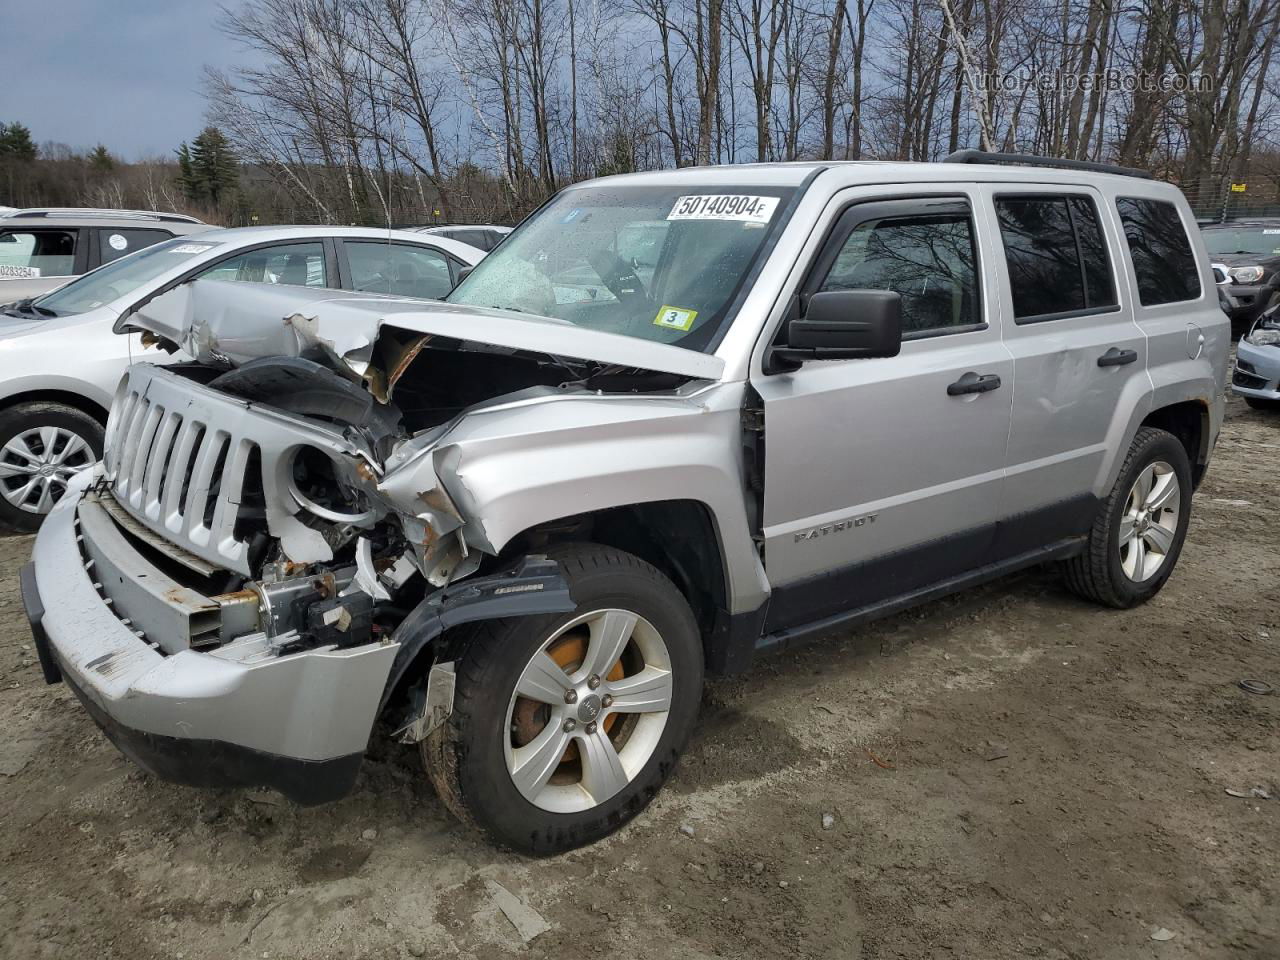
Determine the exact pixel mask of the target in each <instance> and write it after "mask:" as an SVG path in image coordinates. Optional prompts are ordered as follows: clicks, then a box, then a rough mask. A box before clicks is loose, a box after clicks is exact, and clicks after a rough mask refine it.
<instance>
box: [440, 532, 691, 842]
mask: <svg viewBox="0 0 1280 960" xmlns="http://www.w3.org/2000/svg"><path fill="white" fill-rule="evenodd" d="M548 554H549V555H550V556H551V557H552V558H553V559H555V560H558V561H559V562H560V565H561V568H562V570H563V571H564V575H565V578H566V580H567V581H568V583H569V590H570V593H571V595H572V596H573V598H574V600H575V601H577V607H576V609H574V610H573V611H572V612H570V613H567V614H552V615H546V616H528V617H516V618H511V619H506V620H496V621H490V622H488V623H485V624H482V625H481V626H480V627H479V628H478V629H476V630H475V631H474V633H472V634H471V635H470V636H469V637H467V638H466V639H465V640H463V641H461V643H460V649H459V651H458V652H457V653H456V654H454V656H455V664H456V665H455V674H456V685H455V691H454V706H453V713H452V715H451V716H450V717H449V719H448V721H446V723H445V724H443V725H442V726H441V727H439V728H437V729H436V730H435V731H434V732H433V733H432V734H431V735H430V736H429V737H428V738H427V739H426V740H425V741H423V743H422V756H423V762H424V764H425V766H426V768H427V773H428V775H429V776H430V778H431V780H432V782H433V783H434V784H435V786H436V790H437V792H438V793H439V794H440V797H441V798H442V799H443V800H444V802H445V804H446V805H447V806H448V807H449V808H450V810H452V811H453V813H454V814H456V815H457V816H458V817H459V819H461V820H462V821H463V822H466V823H469V824H471V825H473V826H475V827H478V828H479V829H481V830H482V831H484V832H485V833H487V834H488V835H489V836H490V837H491V838H492V839H493V840H495V841H497V842H498V843H501V844H503V845H506V846H509V847H512V848H514V849H516V850H520V851H522V852H524V853H530V854H538V855H545V854H552V853H559V852H562V851H565V850H570V849H573V848H574V847H579V846H582V845H583V844H587V843H591V842H593V841H595V840H598V839H600V838H601V837H604V836H607V835H608V834H610V833H612V832H613V831H615V830H617V829H618V828H619V827H621V826H622V825H623V824H625V823H626V822H627V821H628V820H630V819H631V818H632V817H634V816H635V815H636V814H637V813H639V812H640V811H641V810H643V809H644V807H645V806H646V805H647V804H648V803H649V801H650V800H652V799H653V797H654V796H655V795H656V794H657V792H658V789H659V788H660V787H661V786H662V784H663V783H664V782H665V781H666V779H667V777H668V776H670V774H671V772H672V771H673V770H674V768H675V765H676V761H677V759H678V758H679V756H680V753H681V752H682V751H683V749H684V747H685V744H686V743H687V742H688V739H689V735H690V733H691V732H692V730H693V726H694V722H695V721H696V719H697V715H698V706H699V701H700V700H701V695H702V644H701V640H700V636H699V631H698V626H697V622H696V621H695V619H694V616H693V612H692V611H691V610H690V609H689V604H688V603H687V602H686V601H685V599H684V597H683V596H682V595H681V594H680V592H679V591H678V590H677V589H676V588H675V586H674V585H673V584H672V583H671V581H670V580H668V579H667V578H666V577H665V576H663V575H662V573H660V572H659V571H658V570H657V569H655V568H654V567H653V566H651V565H650V564H648V563H645V562H644V561H643V560H641V559H639V558H638V557H635V556H632V555H631V554H628V553H624V552H623V551H621V550H615V549H613V548H610V547H602V546H597V545H593V544H582V545H574V546H569V547H560V548H555V549H553V550H550V551H548Z"/></svg>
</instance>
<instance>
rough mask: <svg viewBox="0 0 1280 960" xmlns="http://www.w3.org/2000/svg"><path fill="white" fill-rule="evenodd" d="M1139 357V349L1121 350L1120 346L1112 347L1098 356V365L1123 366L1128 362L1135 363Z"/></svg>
mask: <svg viewBox="0 0 1280 960" xmlns="http://www.w3.org/2000/svg"><path fill="white" fill-rule="evenodd" d="M1137 359H1138V351H1137V350H1121V349H1120V348H1119V347H1112V348H1111V349H1110V350H1108V351H1107V352H1106V353H1104V354H1103V355H1102V356H1100V357H1099V358H1098V366H1100V367H1123V366H1124V365H1125V364H1126V363H1133V362H1134V361H1135V360H1137Z"/></svg>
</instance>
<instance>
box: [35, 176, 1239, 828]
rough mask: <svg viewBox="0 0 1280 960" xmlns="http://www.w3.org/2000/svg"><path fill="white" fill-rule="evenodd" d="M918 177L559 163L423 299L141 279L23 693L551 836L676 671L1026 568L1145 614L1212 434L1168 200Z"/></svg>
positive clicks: (207, 761) (617, 803) (1182, 219)
mask: <svg viewBox="0 0 1280 960" xmlns="http://www.w3.org/2000/svg"><path fill="white" fill-rule="evenodd" d="M950 159H952V160H953V161H954V162H947V163H938V164H895V163H851V164H834V163H833V164H822V163H808V164H788V165H760V166H739V167H731V168H715V169H684V170H678V171H674V172H663V173H651V174H637V175H632V176H625V177H616V178H609V179H604V180H598V181H594V182H589V183H584V184H580V185H577V186H573V187H571V188H568V189H566V190H564V191H563V192H561V193H559V194H558V195H557V196H555V197H554V198H553V199H552V200H550V201H549V202H548V203H547V204H546V205H545V206H543V207H542V208H541V209H540V210H539V211H537V212H536V213H535V214H534V215H533V216H531V217H530V218H529V219H528V220H526V221H525V222H524V223H523V224H522V225H521V226H520V227H518V228H517V229H516V231H515V232H514V233H513V234H512V235H511V236H510V237H509V238H508V239H507V240H506V241H504V242H503V243H502V245H501V246H500V247H498V249H497V250H496V251H494V253H493V254H492V255H490V256H489V257H488V258H487V259H485V260H484V261H482V262H481V263H480V264H479V265H478V266H477V267H476V268H475V270H474V272H472V273H471V274H470V275H469V276H467V277H466V278H465V279H464V280H463V281H462V282H461V283H460V284H459V285H458V286H457V288H456V289H455V290H454V291H453V292H452V294H450V296H449V298H448V301H447V302H445V303H443V304H430V303H415V302H409V301H400V302H392V301H386V300H369V299H362V298H361V297H360V295H358V294H342V293H337V292H332V291H328V292H325V291H301V290H299V291H294V292H287V291H285V292H281V291H274V290H273V291H271V292H270V294H269V295H262V294H259V293H255V292H254V291H251V290H249V289H248V287H247V285H236V284H227V283H219V282H217V281H211V280H195V281H190V282H184V283H181V284H179V285H177V286H174V287H171V288H169V289H167V290H166V291H163V292H161V293H160V294H158V295H157V296H156V297H154V298H153V299H151V300H150V301H149V302H146V303H142V304H139V305H138V306H136V307H135V308H134V309H133V310H132V311H131V312H129V313H127V314H126V315H125V316H123V317H122V318H121V320H120V321H119V324H118V329H120V330H129V329H134V330H143V331H146V336H147V337H148V338H151V339H152V341H153V342H156V343H158V344H160V345H161V346H164V347H167V348H169V349H172V350H178V349H181V350H182V351H184V352H185V353H186V355H187V356H188V357H191V358H194V360H193V361H191V362H184V363H178V364H174V365H169V366H165V367H160V366H154V365H150V364H146V363H139V364H135V365H133V366H132V367H131V368H130V369H129V371H128V373H127V375H126V376H125V378H124V380H123V381H122V382H121V384H120V387H119V390H118V392H117V394H116V398H115V401H114V405H113V409H112V413H111V419H110V422H109V424H108V428H107V439H106V454H105V458H104V461H103V462H102V463H101V464H99V465H97V466H96V467H94V468H92V469H91V470H87V471H85V472H83V473H82V474H80V475H78V476H77V477H76V478H75V479H74V481H73V482H72V483H71V485H70V488H69V490H68V493H67V495H66V496H64V497H63V498H62V499H61V500H60V501H59V502H58V504H57V505H56V507H55V508H54V510H53V511H52V513H51V514H50V515H49V517H48V519H47V520H46V521H45V523H44V525H43V527H42V529H41V530H40V534H39V537H38V539H37V540H36V543H35V555H34V562H33V563H32V564H31V565H28V566H27V567H26V568H25V569H24V570H23V575H22V587H23V594H24V598H25V603H26V607H27V610H28V613H29V616H30V618H31V622H32V626H33V630H34V633H35V638H36V642H37V644H38V648H39V651H40V656H41V662H42V665H43V668H44V671H45V675H46V677H47V678H48V679H49V681H50V682H56V681H58V680H59V679H62V680H65V681H66V682H67V683H68V684H69V685H70V686H71V687H72V688H73V689H74V690H75V692H76V694H77V695H78V696H79V698H80V699H81V701H82V702H83V703H84V706H85V709H86V710H88V711H89V713H90V714H91V715H92V716H93V718H94V719H95V720H96V721H97V722H98V723H99V724H100V725H101V726H102V728H103V729H104V730H105V732H106V734H107V736H109V737H110V738H111V739H112V741H113V742H115V743H116V744H117V745H118V746H119V747H120V749H121V750H122V751H124V752H125V753H126V754H128V755H129V756H130V757H132V758H134V759H135V760H136V761H137V762H138V763H139V764H141V765H142V766H143V767H145V768H147V769H149V770H151V771H154V772H155V773H156V774H158V775H159V776H161V777H166V778H170V779H173V780H177V781H180V782H185V783H189V784H197V785H215V784H220V785H226V784H245V785H268V786H270V787H274V788H276V789H279V790H280V791H283V792H284V793H285V794H286V795H288V796H289V797H292V798H294V799H295V800H297V801H299V802H302V803H312V802H319V801H323V800H328V799H332V798H334V797H337V796H339V795H341V794H342V793H343V792H344V791H346V790H348V789H349V788H350V787H351V785H352V783H353V781H354V780H355V778H356V776H357V773H358V771H359V768H360V764H361V758H362V756H363V754H364V752H365V749H366V746H367V745H368V743H369V740H370V737H371V736H374V735H378V736H393V737H397V738H399V739H401V740H403V741H406V742H411V743H418V744H419V745H420V747H421V754H422V759H423V761H424V765H425V768H426V772H427V775H428V776H429V777H430V778H431V780H432V782H433V783H434V784H435V786H436V788H437V789H438V791H439V794H440V796H441V797H442V798H443V800H444V802H445V803H446V804H447V805H448V806H449V807H450V808H451V809H452V810H453V811H454V812H455V813H456V814H457V815H458V816H459V817H461V818H462V819H463V820H464V821H466V822H468V823H471V824H474V825H475V826H478V827H479V828H481V829H483V830H484V831H486V832H487V833H488V834H489V835H490V836H491V837H492V838H494V839H495V840H497V841H498V842H501V843H503V844H507V845H509V846H511V847H514V848H517V849H519V850H523V851H528V852H533V853H547V852H553V851H558V850H564V849H567V848H570V847H573V846H576V845H579V844H583V843H587V842H590V841H592V840H595V839H597V838H599V837H602V836H604V835H606V834H608V833H609V832H610V831H612V830H615V829H617V828H618V827H619V826H620V825H622V824H624V823H625V822H626V821H627V820H628V819H629V818H631V817H633V816H635V814H636V813H637V812H638V811H640V810H641V809H642V808H643V807H644V806H645V804H646V803H647V802H648V801H649V800H650V799H651V798H652V797H653V796H654V794H655V793H656V792H657V790H658V789H659V788H660V786H661V785H662V783H663V781H664V780H665V779H666V778H667V777H668V776H669V775H670V774H671V772H672V769H673V768H674V766H675V763H676V760H677V758H678V757H679V755H680V753H681V750H682V748H683V747H684V746H685V744H686V742H687V741H688V739H689V736H690V734H691V732H692V731H693V729H694V727H695V725H696V722H697V716H698V707H699V700H700V695H701V690H702V683H703V677H704V674H708V673H711V674H724V673H729V672H733V671H740V670H743V669H745V668H747V667H748V666H749V665H750V664H751V662H752V660H753V659H754V658H755V657H756V656H757V655H758V654H762V653H765V652H768V651H772V650H778V649H781V648H784V647H787V646H790V645H792V644H796V643H800V642H803V641H806V640H809V639H812V638H816V637H820V636H822V635H824V634H830V633H834V632H837V631H841V630H845V629H848V628H849V627H850V626H853V625H855V624H858V623H861V622H863V621H865V620H868V619H870V618H872V617H877V616H883V615H885V614H888V613H891V612H893V611H896V610H901V609H903V608H904V607H907V606H909V605H911V604H916V603H920V602H922V601H925V600H928V599H931V598H934V597H938V596H941V595H943V594H946V593H949V592H951V591H955V590H958V589H961V588H964V587H967V586H970V585H972V584H975V583H978V582H979V581H983V580H986V579H989V578H991V577H995V576H998V575H1001V574H1004V573H1007V572H1009V571H1011V570H1015V569H1018V568H1021V567H1027V566H1029V565H1032V564H1041V563H1049V562H1053V563H1057V564H1058V565H1060V567H1061V568H1062V570H1063V573H1064V578H1065V582H1066V584H1067V586H1068V587H1069V588H1070V589H1071V590H1073V591H1075V592H1076V593H1078V594H1080V595H1082V596H1084V597H1087V598H1089V599H1092V600H1094V601H1097V602H1098V603H1100V604H1103V605H1105V606H1109V607H1130V606H1132V605H1134V604H1138V603H1141V602H1143V601H1145V600H1147V599H1149V598H1150V597H1152V596H1153V595H1154V594H1155V593H1156V592H1157V591H1158V590H1160V588H1161V587H1162V586H1163V585H1164V583H1165V581H1166V580H1167V579H1168V578H1169V576H1170V575H1171V574H1172V572H1173V568H1174V565H1175V564H1176V562H1177V559H1178V553H1179V551H1180V549H1181V547H1182V543H1183V538H1184V536H1185V535H1186V530H1187V523H1188V516H1189V513H1190V510H1191V499H1192V492H1193V491H1194V489H1195V487H1196V485H1197V483H1198V482H1199V481H1200V479H1201V478H1202V477H1203V475H1204V471H1205V468H1206V466H1207V464H1208V461H1209V456H1210V452H1211V451H1212V449H1213V446H1214V441H1215V439H1216V437H1217V434H1218V429H1219V426H1220V424H1221V421H1222V411H1223V406H1222V396H1223V392H1224V388H1225V379H1226V370H1227V352H1228V321H1227V318H1226V317H1225V316H1224V315H1223V313H1222V311H1221V310H1220V309H1219V306H1218V299H1217V291H1216V288H1215V285H1214V281H1213V274H1212V271H1211V269H1210V264H1209V260H1208V258H1207V256H1206V254H1205V251H1204V248H1203V246H1202V243H1201V240H1200V238H1199V235H1198V233H1197V231H1196V230H1195V229H1194V226H1195V222H1194V220H1193V219H1192V215H1191V211H1190V210H1189V209H1188V207H1187V204H1186V202H1185V201H1184V200H1183V198H1182V196H1181V195H1180V194H1179V192H1178V191H1177V190H1176V189H1174V188H1173V187H1171V186H1168V185H1165V184H1160V183H1156V182H1153V181H1152V180H1150V179H1147V178H1145V177H1143V176H1142V175H1140V174H1137V173H1136V172H1135V171H1126V170H1123V169H1120V168H1100V167H1097V166H1090V165H1084V164H1081V165H1076V166H1074V167H1073V166H1068V165H1063V164H1056V163H1054V162H1051V161H1044V160H1041V159H1039V158H1032V157H1007V156H999V155H979V156H974V155H971V154H965V155H956V156H955V157H953V158H950ZM975 160H977V161H984V162H972V161H975ZM1014 161H1016V162H1014Z"/></svg>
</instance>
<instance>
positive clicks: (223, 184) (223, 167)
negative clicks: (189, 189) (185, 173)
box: [178, 127, 239, 206]
mask: <svg viewBox="0 0 1280 960" xmlns="http://www.w3.org/2000/svg"><path fill="white" fill-rule="evenodd" d="M188 155H189V166H190V168H191V176H192V178H193V180H194V182H195V186H196V192H197V194H198V197H197V198H193V199H207V200H208V201H209V202H210V203H212V204H213V205H214V206H217V204H218V202H219V201H220V200H221V199H223V198H224V197H227V196H228V195H229V194H230V193H231V192H232V191H234V190H235V188H236V185H237V182H238V180H239V170H238V166H239V165H238V163H237V161H236V157H235V154H234V153H232V152H231V146H230V144H228V143H227V138H226V137H224V136H223V135H222V131H220V130H219V129H218V128H217V127H205V128H204V130H202V131H201V132H200V135H199V136H198V137H196V138H195V139H194V140H192V141H191V148H190V150H189V151H188ZM178 162H179V166H181V163H182V153H181V151H179V154H178Z"/></svg>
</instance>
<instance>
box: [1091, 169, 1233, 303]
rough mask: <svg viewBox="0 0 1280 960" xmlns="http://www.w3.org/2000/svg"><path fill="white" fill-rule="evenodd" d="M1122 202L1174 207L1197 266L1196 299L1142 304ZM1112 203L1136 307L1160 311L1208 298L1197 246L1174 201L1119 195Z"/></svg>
mask: <svg viewBox="0 0 1280 960" xmlns="http://www.w3.org/2000/svg"><path fill="white" fill-rule="evenodd" d="M1121 200H1133V201H1135V202H1137V201H1145V202H1147V203H1163V204H1166V205H1167V206H1170V207H1173V212H1174V215H1175V216H1177V218H1178V226H1180V227H1181V228H1182V239H1183V241H1184V242H1185V243H1186V245H1187V252H1188V253H1190V254H1191V262H1192V263H1193V264H1195V267H1196V271H1195V278H1196V286H1197V287H1198V288H1199V292H1198V293H1197V294H1196V295H1195V296H1194V297H1188V298H1187V299H1186V300H1165V301H1164V302H1162V303H1143V302H1142V291H1141V290H1140V289H1139V287H1138V265H1137V264H1136V263H1135V262H1134V260H1133V249H1132V248H1131V247H1130V246H1129V235H1128V234H1127V233H1125V229H1124V216H1123V214H1121V213H1120V201H1121ZM1111 203H1112V206H1113V208H1114V209H1115V212H1116V219H1117V220H1119V221H1120V235H1121V236H1122V237H1124V249H1125V253H1126V254H1128V258H1127V259H1128V261H1129V268H1130V269H1131V270H1132V271H1133V304H1134V306H1135V307H1137V308H1138V309H1140V310H1159V309H1161V308H1162V307H1172V306H1176V305H1177V304H1181V303H1196V302H1197V301H1200V300H1203V299H1205V297H1206V296H1208V294H1209V290H1208V289H1207V288H1206V287H1205V285H1204V278H1203V277H1202V276H1200V261H1199V260H1198V259H1196V248H1195V244H1193V243H1192V242H1191V231H1189V230H1188V229H1187V224H1186V221H1185V220H1183V219H1182V211H1181V210H1180V209H1179V208H1178V205H1177V204H1176V203H1175V202H1174V201H1172V200H1163V199H1161V198H1160V197H1141V196H1134V195H1132V194H1120V193H1117V194H1116V195H1115V196H1114V197H1112V198H1111ZM1213 276H1214V279H1215V280H1216V279H1217V271H1216V270H1214V271H1213ZM1215 290H1216V284H1215Z"/></svg>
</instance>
